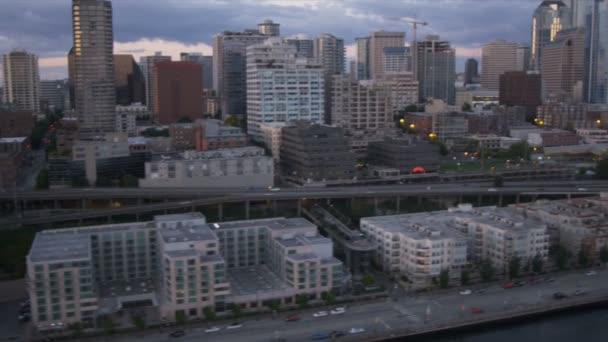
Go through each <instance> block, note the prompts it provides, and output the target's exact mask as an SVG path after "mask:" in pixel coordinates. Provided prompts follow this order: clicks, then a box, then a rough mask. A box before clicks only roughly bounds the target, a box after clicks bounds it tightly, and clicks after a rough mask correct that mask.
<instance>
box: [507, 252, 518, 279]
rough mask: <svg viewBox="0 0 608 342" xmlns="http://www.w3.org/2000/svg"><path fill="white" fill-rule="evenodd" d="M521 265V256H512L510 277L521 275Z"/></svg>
mask: <svg viewBox="0 0 608 342" xmlns="http://www.w3.org/2000/svg"><path fill="white" fill-rule="evenodd" d="M520 267H521V259H520V258H519V257H514V258H511V260H510V261H509V278H511V279H513V278H517V277H519V269H520Z"/></svg>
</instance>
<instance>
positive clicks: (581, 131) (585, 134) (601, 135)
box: [576, 128, 608, 144]
mask: <svg viewBox="0 0 608 342" xmlns="http://www.w3.org/2000/svg"><path fill="white" fill-rule="evenodd" d="M576 134H577V135H578V136H579V137H581V138H583V141H584V142H585V144H608V130H605V129H599V128H595V129H594V128H591V129H585V128H578V129H577V130H576Z"/></svg>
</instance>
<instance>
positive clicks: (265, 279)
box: [227, 266, 293, 296]
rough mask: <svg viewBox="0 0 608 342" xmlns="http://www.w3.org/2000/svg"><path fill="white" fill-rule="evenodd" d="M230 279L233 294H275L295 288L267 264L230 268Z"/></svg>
mask: <svg viewBox="0 0 608 342" xmlns="http://www.w3.org/2000/svg"><path fill="white" fill-rule="evenodd" d="M227 273H228V274H227V275H228V281H229V282H230V286H231V292H232V293H231V294H232V296H247V295H260V294H273V293H277V292H278V291H289V290H293V288H292V287H291V286H289V285H288V284H287V283H285V282H283V281H281V280H280V279H279V277H277V275H276V274H274V273H273V272H272V271H270V270H269V269H268V268H267V267H266V266H255V267H243V268H233V269H229V270H228V272H227Z"/></svg>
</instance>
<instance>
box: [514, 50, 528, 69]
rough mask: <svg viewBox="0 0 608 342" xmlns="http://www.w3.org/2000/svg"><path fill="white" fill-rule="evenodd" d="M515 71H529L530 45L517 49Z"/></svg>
mask: <svg viewBox="0 0 608 342" xmlns="http://www.w3.org/2000/svg"><path fill="white" fill-rule="evenodd" d="M516 64H517V71H528V70H530V45H526V44H520V45H519V46H518V47H517V63H516Z"/></svg>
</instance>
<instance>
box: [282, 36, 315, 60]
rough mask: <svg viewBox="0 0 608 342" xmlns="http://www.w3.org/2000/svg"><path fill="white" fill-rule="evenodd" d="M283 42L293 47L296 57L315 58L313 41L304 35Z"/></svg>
mask: <svg viewBox="0 0 608 342" xmlns="http://www.w3.org/2000/svg"><path fill="white" fill-rule="evenodd" d="M285 41H286V42H287V44H290V45H293V46H295V48H296V52H297V54H298V57H305V58H314V57H315V41H314V39H312V38H310V37H308V36H307V35H306V34H297V35H295V36H291V37H289V38H286V39H285Z"/></svg>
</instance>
